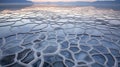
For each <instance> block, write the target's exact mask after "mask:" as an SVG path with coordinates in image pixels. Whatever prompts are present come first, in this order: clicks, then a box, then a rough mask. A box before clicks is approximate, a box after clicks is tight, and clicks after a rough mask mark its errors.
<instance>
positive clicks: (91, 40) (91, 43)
mask: <svg viewBox="0 0 120 67" xmlns="http://www.w3.org/2000/svg"><path fill="white" fill-rule="evenodd" d="M87 44H90V45H99V42H98V40H96V39H90V40H89V41H88V42H87Z"/></svg>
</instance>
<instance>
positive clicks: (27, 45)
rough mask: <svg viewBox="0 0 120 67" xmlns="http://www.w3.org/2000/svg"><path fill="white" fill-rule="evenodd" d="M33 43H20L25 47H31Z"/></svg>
mask: <svg viewBox="0 0 120 67" xmlns="http://www.w3.org/2000/svg"><path fill="white" fill-rule="evenodd" d="M32 45H33V43H27V44H21V46H24V47H25V48H26V49H28V48H31V47H32Z"/></svg>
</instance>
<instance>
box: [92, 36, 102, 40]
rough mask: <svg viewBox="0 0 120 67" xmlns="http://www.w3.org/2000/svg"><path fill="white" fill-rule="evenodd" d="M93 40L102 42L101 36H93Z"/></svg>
mask: <svg viewBox="0 0 120 67" xmlns="http://www.w3.org/2000/svg"><path fill="white" fill-rule="evenodd" d="M91 38H92V39H96V40H101V39H102V37H101V36H94V35H93V36H91Z"/></svg>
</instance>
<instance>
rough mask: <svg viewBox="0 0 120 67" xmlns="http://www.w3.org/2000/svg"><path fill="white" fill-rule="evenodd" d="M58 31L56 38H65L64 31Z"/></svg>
mask: <svg viewBox="0 0 120 67" xmlns="http://www.w3.org/2000/svg"><path fill="white" fill-rule="evenodd" d="M55 31H56V36H61V37H65V32H64V30H62V29H61V30H55Z"/></svg>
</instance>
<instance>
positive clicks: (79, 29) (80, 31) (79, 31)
mask: <svg viewBox="0 0 120 67" xmlns="http://www.w3.org/2000/svg"><path fill="white" fill-rule="evenodd" d="M84 31H85V30H84V29H82V28H74V31H73V32H74V33H75V34H83V33H84Z"/></svg>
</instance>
